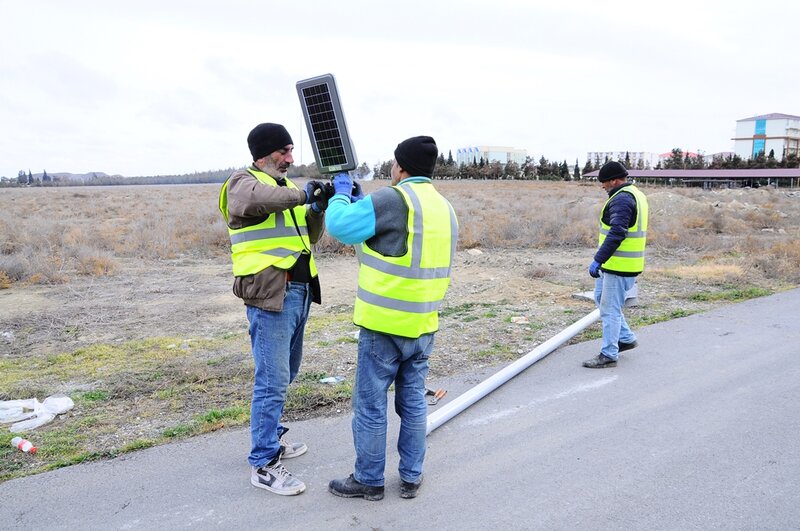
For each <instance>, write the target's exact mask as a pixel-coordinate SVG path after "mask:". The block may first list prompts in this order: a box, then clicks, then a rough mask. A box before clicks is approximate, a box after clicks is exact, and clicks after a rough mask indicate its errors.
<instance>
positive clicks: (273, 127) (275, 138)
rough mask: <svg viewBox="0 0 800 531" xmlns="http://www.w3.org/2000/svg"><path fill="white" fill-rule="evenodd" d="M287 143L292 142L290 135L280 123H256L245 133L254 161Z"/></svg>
mask: <svg viewBox="0 0 800 531" xmlns="http://www.w3.org/2000/svg"><path fill="white" fill-rule="evenodd" d="M289 144H294V142H292V137H291V136H289V131H287V130H286V128H285V127H284V126H282V125H280V124H270V123H265V124H258V125H257V126H255V128H253V130H252V131H250V134H249V135H247V146H248V147H249V148H250V153H251V154H252V155H253V160H254V161H255V160H258V159H260V158H262V157H266V156H267V155H269V154H270V153H272V152H273V151H277V150H279V149H281V148H283V147H286V146H288V145H289Z"/></svg>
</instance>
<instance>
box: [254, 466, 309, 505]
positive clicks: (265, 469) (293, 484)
mask: <svg viewBox="0 0 800 531" xmlns="http://www.w3.org/2000/svg"><path fill="white" fill-rule="evenodd" d="M250 468H251V470H250V483H251V484H252V485H253V486H254V487H258V488H260V489H266V490H268V491H270V492H274V493H275V494H280V495H281V496H294V495H295V494H300V493H301V492H303V491H304V490H306V484H305V483H303V482H302V481H300V480H299V479H297V478H296V477H294V476H293V475H292V474H290V473H289V471H288V470H286V468H285V467H284V466H283V464H282V463H281V461H280V459H274V460H273V461H272V462H271V463H268V464H266V465H264V466H262V467H261V468H256V467H250Z"/></svg>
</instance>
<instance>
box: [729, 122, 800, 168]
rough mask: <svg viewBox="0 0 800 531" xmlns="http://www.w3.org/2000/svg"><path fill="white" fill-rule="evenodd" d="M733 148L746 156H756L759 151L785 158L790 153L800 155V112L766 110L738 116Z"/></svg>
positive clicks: (749, 157) (748, 157)
mask: <svg viewBox="0 0 800 531" xmlns="http://www.w3.org/2000/svg"><path fill="white" fill-rule="evenodd" d="M732 140H733V141H734V145H733V150H734V152H736V154H737V155H739V156H740V157H742V158H743V159H754V158H756V157H757V156H758V154H759V153H764V154H765V155H769V152H770V151H773V152H774V153H775V158H776V159H778V160H782V159H783V157H784V156H786V155H788V154H789V153H795V154H798V155H800V116H792V115H791V114H780V113H772V114H763V115H761V116H753V117H751V118H742V119H741V120H736V138H733V139H732Z"/></svg>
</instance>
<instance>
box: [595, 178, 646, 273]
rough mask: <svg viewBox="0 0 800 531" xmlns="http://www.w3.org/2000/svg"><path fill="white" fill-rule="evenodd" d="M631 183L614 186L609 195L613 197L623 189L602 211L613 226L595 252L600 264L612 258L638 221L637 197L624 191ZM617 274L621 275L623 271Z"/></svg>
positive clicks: (606, 221)
mask: <svg viewBox="0 0 800 531" xmlns="http://www.w3.org/2000/svg"><path fill="white" fill-rule="evenodd" d="M630 185H631V183H625V184H623V185H621V186H617V187H616V188H612V189H611V190H609V192H608V196H609V197H611V196H612V195H614V194H616V193H617V191H619V190H620V189H622V190H623V191H622V192H621V193H619V194H617V195H616V197H614V198H613V199H612V200H611V201H609V203H608V205H606V207H605V209H604V210H603V213H602V219H603V223H605V224H606V225H609V226H610V227H611V228H610V229H609V231H608V234H607V235H606V239H605V240H604V241H603V245H601V246H600V247H599V248H598V249H597V252H596V253H595V254H594V260H595V261H596V262H597V263H598V264H600V265H602V264H604V263H605V262H606V261H607V260H608V259H609V258H611V255H613V254H614V252H615V251H616V250H617V248H619V244H620V243H622V240H624V239H625V236H626V234H627V232H628V229H629V228H630V227H632V226H633V224H634V223H636V214H637V209H636V198H635V197H633V194H631V193H628V192H626V191H624V188H625V187H626V186H630ZM601 269H602V268H601ZM615 274H618V275H619V274H621V273H615ZM637 274H638V273H637Z"/></svg>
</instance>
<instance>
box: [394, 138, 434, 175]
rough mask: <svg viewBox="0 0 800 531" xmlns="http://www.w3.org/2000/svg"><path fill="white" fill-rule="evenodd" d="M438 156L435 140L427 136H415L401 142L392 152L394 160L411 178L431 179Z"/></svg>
mask: <svg viewBox="0 0 800 531" xmlns="http://www.w3.org/2000/svg"><path fill="white" fill-rule="evenodd" d="M438 156H439V149H438V148H437V147H436V140H434V139H433V138H431V137H429V136H415V137H412V138H409V139H407V140H403V141H402V142H400V143H399V144H397V149H395V150H394V160H396V161H397V164H398V165H399V166H400V167H401V168H403V169H404V170H406V171H407V172H408V173H409V174H410V175H411V176H412V177H415V176H422V177H433V167H434V166H436V157H438Z"/></svg>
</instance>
